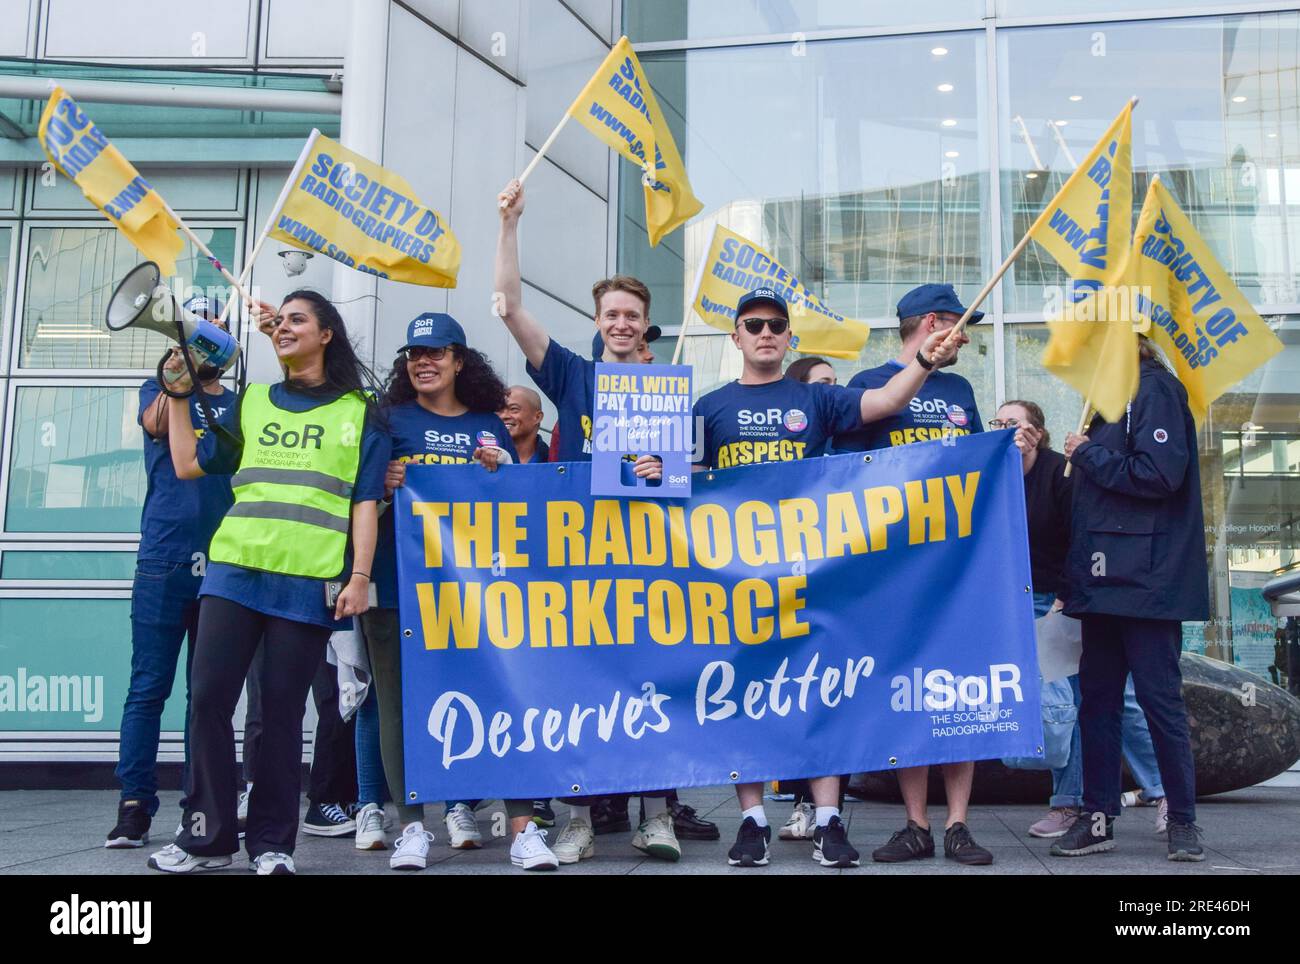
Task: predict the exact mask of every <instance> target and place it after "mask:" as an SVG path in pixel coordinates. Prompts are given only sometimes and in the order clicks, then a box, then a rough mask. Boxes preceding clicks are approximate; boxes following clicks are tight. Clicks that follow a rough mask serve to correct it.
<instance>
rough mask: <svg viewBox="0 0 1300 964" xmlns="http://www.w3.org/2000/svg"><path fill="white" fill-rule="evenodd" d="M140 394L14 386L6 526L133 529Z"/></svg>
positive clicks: (140, 489) (139, 497) (139, 481)
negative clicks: (137, 414) (11, 452)
mask: <svg viewBox="0 0 1300 964" xmlns="http://www.w3.org/2000/svg"><path fill="white" fill-rule="evenodd" d="M138 399H139V394H138V391H137V389H135V388H134V387H112V388H105V387H89V386H67V387H47V386H40V387H38V386H22V387H20V388H18V389H17V391H16V392H15V404H14V418H13V456H12V458H11V462H10V466H9V500H8V506H7V507H6V513H5V528H6V529H7V530H8V531H10V532H138V531H139V529H140V507H141V505H142V504H143V502H144V493H145V474H144V457H143V455H142V450H143V449H142V447H143V437H142V435H141V433H140V426H139V425H138V424H136V418H135V417H136V410H137V408H138V407H139V402H138Z"/></svg>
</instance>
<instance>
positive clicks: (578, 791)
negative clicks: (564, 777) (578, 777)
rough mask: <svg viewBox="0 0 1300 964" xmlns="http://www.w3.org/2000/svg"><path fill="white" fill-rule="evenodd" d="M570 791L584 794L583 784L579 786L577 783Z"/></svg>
mask: <svg viewBox="0 0 1300 964" xmlns="http://www.w3.org/2000/svg"><path fill="white" fill-rule="evenodd" d="M569 789H570V790H571V791H573V792H574V793H581V792H582V786H581V784H577V783H575V784H574V785H573V786H571V787H569Z"/></svg>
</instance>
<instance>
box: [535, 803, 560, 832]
mask: <svg viewBox="0 0 1300 964" xmlns="http://www.w3.org/2000/svg"><path fill="white" fill-rule="evenodd" d="M533 823H535V824H537V826H539V827H554V826H555V811H554V810H552V809H551V801H550V800H534V801H533Z"/></svg>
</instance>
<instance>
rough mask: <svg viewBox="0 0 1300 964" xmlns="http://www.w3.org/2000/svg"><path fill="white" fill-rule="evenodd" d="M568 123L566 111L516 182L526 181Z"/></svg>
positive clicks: (503, 202)
mask: <svg viewBox="0 0 1300 964" xmlns="http://www.w3.org/2000/svg"><path fill="white" fill-rule="evenodd" d="M568 122H569V113H568V112H567V111H566V112H565V114H564V116H563V117H561V118H560V122H559V123H558V124H556V125H555V130H553V131H551V136H550V137H548V138H546V140H544V141H542V146H541V147H539V148H538V149H537V153H536V154H534V155H533V159H532V160H531V161H529V162H528V166H527V167H525V168H524V171H523V173H522V174H520V175H519V176H518V177H517V178H515V180H516V181H518V182H519V183H520V184H523V183H524V181H526V180H527V179H528V175H529V174H532V173H533V168H535V167H536V166H537V165H538V163H539V162H540V161H541V159H542V157H543V156H545V154H546V152H547V151H548V150H550V149H551V145H552V144H554V143H555V139H556V138H557V137H559V136H560V131H562V130H564V125H565V124H567V123H568ZM507 203H509V202H506V201H502V202H501V207H505V206H506V204H507Z"/></svg>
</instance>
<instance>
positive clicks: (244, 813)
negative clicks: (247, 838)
mask: <svg viewBox="0 0 1300 964" xmlns="http://www.w3.org/2000/svg"><path fill="white" fill-rule="evenodd" d="M252 792H253V791H252V790H251V789H249V790H245V791H244V792H243V793H241V794H240V795H239V805H238V806H237V807H236V808H235V822H236V824H238V826H239V839H240V840H243V839H244V831H245V830H246V829H247V828H248V797H249V795H250V794H251V793H252ZM176 833H177V836H180V831H177V832H176Z"/></svg>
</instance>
